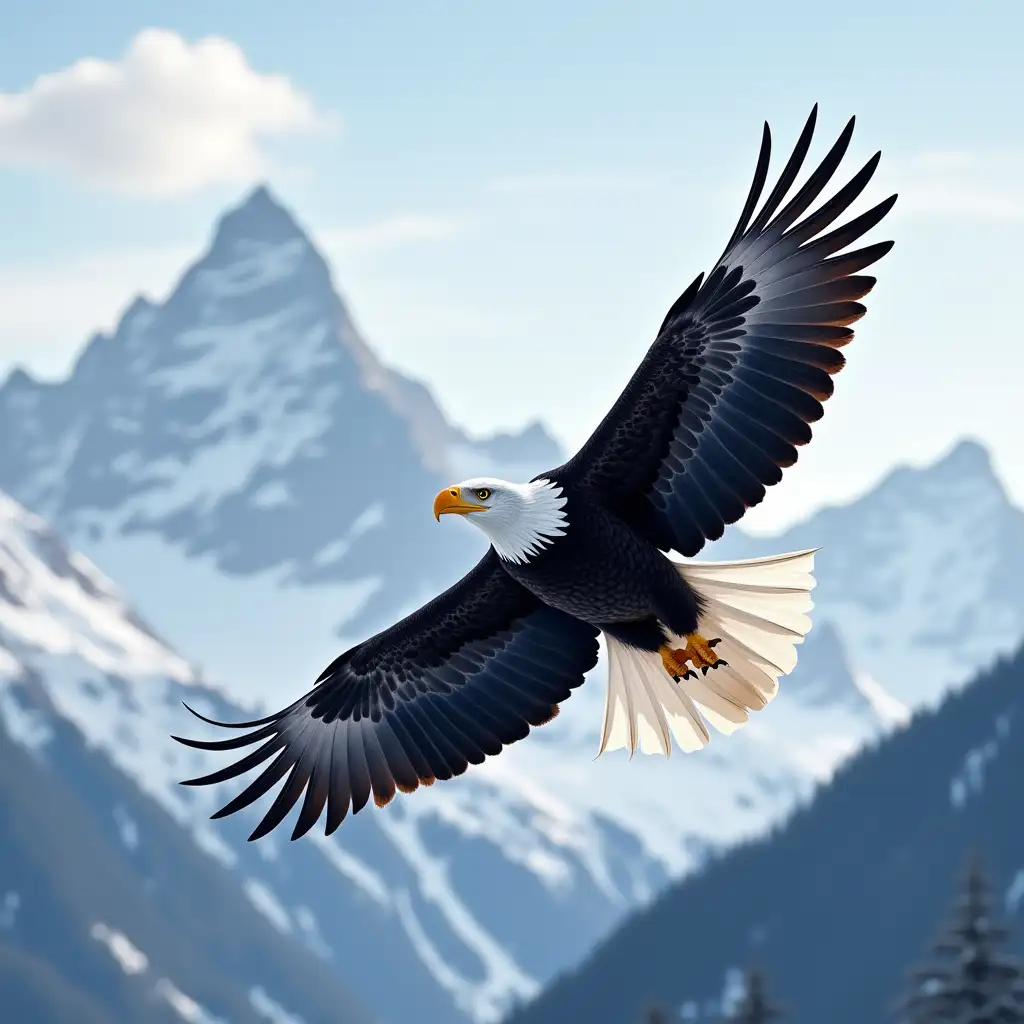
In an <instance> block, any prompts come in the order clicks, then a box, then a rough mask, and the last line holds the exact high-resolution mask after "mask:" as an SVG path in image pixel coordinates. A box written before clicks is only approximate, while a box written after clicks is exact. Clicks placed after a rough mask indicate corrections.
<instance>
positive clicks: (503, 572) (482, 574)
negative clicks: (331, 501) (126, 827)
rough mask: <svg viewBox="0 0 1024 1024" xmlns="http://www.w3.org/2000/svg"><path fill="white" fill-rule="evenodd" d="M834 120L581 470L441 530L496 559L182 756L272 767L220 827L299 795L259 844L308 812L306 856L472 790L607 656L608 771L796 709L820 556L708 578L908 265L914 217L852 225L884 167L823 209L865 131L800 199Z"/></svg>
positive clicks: (598, 437)
mask: <svg viewBox="0 0 1024 1024" xmlns="http://www.w3.org/2000/svg"><path fill="white" fill-rule="evenodd" d="M816 119H817V108H816V107H815V108H814V110H813V111H812V112H811V115H810V117H809V118H808V120H807V122H806V124H805V125H804V128H803V130H802V132H801V134H800V136H799V138H798V140H797V142H796V145H795V147H794V149H793V152H792V154H791V155H790V156H789V158H788V160H787V161H786V163H785V165H784V166H783V169H782V171H781V172H780V174H779V177H778V179H777V181H776V182H775V184H774V185H773V187H772V188H771V190H770V192H769V193H768V195H767V198H765V199H764V201H763V202H761V198H762V194H763V192H764V190H765V185H766V183H767V179H768V168H769V162H770V157H771V133H770V131H769V129H768V125H767V124H766V125H765V126H764V132H763V135H762V140H761V149H760V153H759V155H758V159H757V165H756V168H755V171H754V176H753V181H752V184H751V187H750V191H749V193H748V195H747V199H746V201H745V203H744V205H743V209H742V210H741V212H740V216H739V220H738V222H737V224H736V226H735V228H734V230H733V232H732V234H731V235H730V237H729V239H728V241H727V242H726V245H725V248H724V250H723V252H722V255H721V256H720V257H719V259H718V260H717V262H716V263H715V264H714V266H713V268H712V270H711V272H710V273H709V274H708V275H707V277H706V278H705V276H704V275H703V274H701V275H699V276H698V277H697V278H696V280H694V281H693V283H692V284H691V285H690V286H689V287H688V288H686V289H685V290H684V291H683V293H682V294H681V295H680V296H679V298H678V299H676V301H675V302H674V303H673V304H672V306H671V307H670V308H669V310H668V313H667V314H666V316H665V318H664V321H663V322H662V325H661V327H660V329H659V330H658V333H657V336H656V338H655V340H654V342H653V343H652V344H651V346H650V348H649V349H648V350H647V352H646V353H645V355H644V356H643V358H642V360H641V361H640V364H639V366H638V367H637V369H636V372H635V373H634V374H633V376H632V378H631V379H630V381H629V382H628V384H627V385H626V387H625V388H624V389H623V391H622V393H621V395H620V396H619V398H618V399H617V401H616V402H615V403H614V405H613V406H612V408H611V409H610V410H609V411H608V413H607V415H606V416H605V417H604V419H603V420H602V421H601V423H600V424H599V425H598V426H597V428H596V429H595V430H594V432H593V434H591V436H590V437H589V439H588V440H587V441H586V442H585V443H584V445H583V447H582V448H580V450H579V451H578V452H577V453H576V454H575V455H574V456H573V457H572V458H571V459H570V460H569V461H568V462H566V463H565V464H564V465H562V466H559V467H556V468H554V469H551V470H550V471H548V472H546V473H542V474H540V475H539V476H537V477H535V478H534V479H533V480H531V481H528V482H526V483H516V482H511V481H505V480H496V479H490V478H485V477H477V478H474V479H470V480H464V481H462V482H461V483H460V484H455V485H452V486H449V487H446V488H444V489H442V490H441V491H440V492H439V493H438V495H437V497H436V498H435V500H434V515H435V517H436V518H437V519H438V520H440V518H441V516H443V515H449V516H453V517H455V518H462V519H464V520H465V521H466V522H468V523H470V524H471V525H473V526H474V527H476V528H478V529H480V530H481V531H483V533H484V534H485V535H486V536H487V538H488V540H489V541H490V546H489V548H488V550H487V553H486V554H485V555H484V557H483V558H481V559H480V561H479V562H478V563H477V564H476V565H475V566H474V567H473V568H472V569H470V571H469V572H468V573H466V575H465V576H463V577H462V579H460V580H459V581H458V582H457V583H455V584H454V585H453V586H451V587H449V588H448V589H447V590H445V591H444V592H443V593H441V594H439V595H438V596H437V597H435V598H434V599H433V600H432V601H429V602H428V603H427V604H425V605H423V607H421V608H419V609H417V610H416V611H414V612H412V613H411V614H410V615H408V616H406V617H405V618H404V619H402V620H401V621H400V622H396V623H395V624H394V625H392V626H390V627H388V628H387V629H384V630H382V631H381V632H379V633H377V634H376V635H375V636H372V637H369V638H368V639H367V640H364V641H363V642H362V643H359V644H357V645H356V646H354V647H352V648H350V649H349V650H347V651H344V652H343V653H342V654H340V655H339V656H338V657H337V658H336V659H335V660H334V661H333V662H332V663H331V664H330V665H328V666H327V668H325V669H324V671H323V672H322V673H321V675H320V677H319V678H318V679H317V680H316V681H315V684H314V686H313V688H312V689H311V690H310V691H309V692H308V693H306V694H304V695H302V696H300V697H299V698H298V699H297V700H295V701H294V702H293V703H292V704H290V705H289V706H288V707H286V708H283V709H282V710H280V711H278V712H276V713H274V714H271V715H268V716H267V717H265V718H261V719H257V720H255V721H250V722H239V723H232V724H229V723H224V722H212V721H211V720H210V719H203V720H204V721H207V722H211V724H213V725H217V726H220V727H222V728H229V729H236V730H240V731H241V734H240V735H239V734H234V735H229V736H228V737H227V738H224V739H213V740H200V739H185V738H182V737H175V738H176V739H179V740H180V742H182V743H185V744H186V745H189V746H192V747H197V748H199V749H203V750H214V751H235V750H241V749H243V748H247V747H252V748H253V749H251V750H250V751H249V752H248V753H247V754H245V755H244V756H241V757H240V758H239V759H238V760H237V761H235V762H234V763H232V764H229V765H227V766H226V767H224V768H221V769H219V770H217V771H214V772H212V773H210V774H208V775H205V776H203V777H202V778H198V779H190V780H188V781H187V782H186V783H185V785H215V784H219V783H223V782H226V781H228V780H229V779H234V778H236V777H238V776H240V775H243V774H245V773H247V772H250V771H253V770H255V769H259V772H258V774H257V775H256V776H255V778H253V779H252V780H251V781H249V782H248V784H247V785H246V786H245V788H244V789H243V790H242V791H241V792H240V793H239V794H238V795H237V796H235V797H234V798H233V799H232V800H230V801H229V802H228V803H227V804H225V805H224V806H223V807H222V808H221V809H220V810H219V811H218V812H217V813H216V814H215V815H214V817H215V818H220V817H223V816H225V815H228V814H233V813H235V812H236V811H239V810H241V809H243V808H245V807H248V806H249V805H250V804H252V803H253V802H254V801H256V800H258V799H259V798H260V797H262V796H264V795H265V794H267V793H269V792H270V790H271V789H272V788H273V787H275V786H277V785H278V784H279V783H280V784H281V785H280V788H279V789H278V791H277V794H276V796H275V797H274V798H273V800H272V802H271V804H270V807H269V808H268V809H267V811H266V812H265V814H264V815H263V817H262V819H261V820H260V822H259V824H258V825H257V827H256V828H255V830H254V831H253V833H252V835H251V836H250V837H249V838H250V839H251V840H252V839H258V838H259V837H261V836H264V835H266V834H267V833H268V832H270V831H271V830H272V829H274V828H276V827H277V826H278V825H279V824H280V823H281V822H282V821H283V820H284V818H285V817H286V816H287V815H288V813H289V811H290V810H291V809H292V808H293V807H294V806H295V805H296V804H297V803H299V801H300V800H301V806H300V808H299V811H298V815H297V817H296V820H295V825H294V827H293V830H292V838H293V839H296V838H298V837H299V836H301V835H304V834H305V833H306V832H308V831H309V829H310V828H312V827H313V825H314V824H315V823H316V822H317V821H318V820H319V819H320V817H321V815H323V814H324V812H325V811H326V825H325V830H326V832H327V834H330V833H332V832H333V831H334V830H335V829H337V828H338V826H339V825H340V824H341V822H342V821H344V820H345V818H346V817H347V816H348V815H349V814H350V813H351V814H355V813H358V812H359V811H360V810H361V809H362V808H363V807H364V806H365V805H366V804H367V803H368V802H369V800H370V798H371V796H372V797H373V799H374V802H375V803H376V804H377V805H379V806H383V805H384V804H387V803H388V802H390V801H391V799H392V798H393V797H394V795H395V793H396V792H397V791H399V790H400V791H402V792H412V791H413V790H415V789H417V788H418V787H419V786H421V785H432V784H433V783H434V782H435V781H436V780H438V779H450V778H453V777H455V776H458V775H461V774H462V773H463V772H465V771H466V769H467V768H468V766H469V765H471V764H480V763H481V762H482V761H484V759H485V758H487V757H493V756H495V755H497V754H499V753H500V752H501V751H502V749H503V748H504V747H506V746H508V745H509V744H511V743H515V742H517V741H519V740H521V739H523V738H524V737H526V736H527V734H528V733H529V732H530V729H531V728H535V727H537V726H540V725H543V724H544V723H545V722H548V721H550V719H551V718H553V717H554V716H555V715H556V714H557V713H558V708H559V705H560V704H561V703H562V702H563V701H565V700H566V699H567V698H568V697H569V696H570V695H571V693H572V691H573V689H575V688H576V687H578V686H580V685H581V684H583V682H584V679H585V678H586V676H587V673H589V672H590V671H591V670H592V669H593V668H594V667H595V666H596V665H597V663H598V657H599V653H600V643H599V641H600V639H601V638H602V637H603V640H604V647H605V650H606V653H607V664H608V670H607V679H608V684H607V695H606V701H605V711H604V721H603V723H602V729H601V740H600V749H599V753H600V752H603V751H605V750H614V749H617V748H622V747H625V748H627V749H628V750H629V751H630V753H631V754H632V753H634V752H636V751H637V750H640V751H642V752H645V753H661V754H664V755H666V756H667V755H668V754H669V753H670V752H671V749H672V745H673V742H674V743H675V744H676V745H677V746H679V747H680V748H682V749H683V750H684V751H693V750H698V749H700V748H701V747H703V746H705V745H706V744H707V743H708V742H709V740H710V733H709V731H708V726H709V725H711V726H714V728H715V729H716V730H717V731H719V732H721V733H726V734H728V733H729V732H731V731H733V730H734V729H737V728H739V727H741V726H742V725H743V724H744V723H745V722H746V721H747V720H748V718H749V715H750V714H751V713H753V712H756V711H758V710H760V709H761V708H764V707H765V706H766V705H767V704H768V702H769V701H771V700H772V698H773V697H774V696H775V694H776V693H777V691H778V681H779V678H780V677H781V676H784V675H786V674H787V673H789V672H791V671H792V669H793V668H794V666H795V665H796V660H797V646H798V645H799V644H800V643H801V642H802V640H803V638H804V635H805V634H806V633H807V632H808V630H809V629H810V628H811V620H810V617H809V614H808V613H809V612H810V610H811V607H812V602H811V599H810V592H811V589H812V588H813V586H814V578H813V575H812V570H813V559H814V552H813V551H798V552H790V553H787V554H780V555H775V556H772V557H769V558H760V559H752V560H747V561H741V562H696V561H690V560H691V559H693V558H694V556H696V555H697V554H698V553H699V552H700V550H701V549H702V548H703V546H704V545H705V543H707V542H708V541H714V540H717V539H718V538H720V537H721V536H722V534H723V533H724V531H725V529H726V527H727V526H728V525H729V524H730V523H735V522H736V521H737V520H739V519H740V518H741V517H742V516H743V514H744V513H745V511H746V510H747V509H748V508H751V507H753V506H755V505H757V504H758V503H759V502H761V501H762V500H763V499H764V497H765V494H766V492H767V488H769V487H771V486H774V485H775V484H777V483H779V482H780V480H781V479H782V476H783V471H784V469H785V468H786V467H788V466H791V465H793V463H795V462H796V460H797V455H798V449H799V448H800V446H802V445H805V444H807V443H808V442H809V441H810V439H811V424H812V423H814V422H816V421H817V420H819V419H820V418H821V416H822V415H823V412H824V409H823V403H824V402H825V401H827V399H828V398H829V397H830V396H831V395H832V391H833V377H834V375H835V374H836V373H838V372H839V370H841V369H842V367H843V365H844V363H845V357H844V355H843V353H842V352H841V351H840V350H841V349H842V348H843V347H844V346H846V345H847V344H849V342H850V341H851V340H852V339H853V330H852V329H851V327H850V325H851V324H853V323H854V322H856V321H857V320H859V319H860V318H861V317H862V316H863V315H864V313H865V307H864V306H863V305H862V304H861V302H860V301H859V300H860V299H862V298H863V297H864V296H865V295H867V294H868V292H870V291H871V289H872V287H873V286H874V284H875V278H873V277H869V276H866V275H864V274H862V273H861V271H863V270H864V269H865V268H866V267H869V266H871V265H872V264H873V263H875V262H876V261H878V260H879V259H880V258H881V257H883V256H884V255H885V254H886V253H887V252H888V251H889V249H890V248H891V247H892V243H891V242H875V243H873V244H870V245H866V246H863V247H861V248H855V249H850V248H849V247H850V246H851V245H852V244H853V243H854V242H856V241H857V240H858V239H860V238H861V236H862V235H864V234H865V233H866V232H868V231H869V230H870V229H871V228H873V227H874V226H875V225H876V224H878V223H879V222H880V221H881V220H882V218H883V217H884V216H885V215H886V214H887V213H888V211H889V210H890V209H891V208H892V206H893V203H894V202H895V199H896V197H895V196H890V197H889V198H888V199H886V200H884V201H882V202H881V203H878V204H877V205H875V206H873V207H871V208H870V209H867V210H866V211H865V212H863V213H861V214H859V215H857V216H855V217H851V218H849V219H843V217H844V215H845V214H846V212H847V210H848V209H849V207H850V206H851V204H853V203H854V202H855V201H856V200H857V198H858V197H859V196H860V195H861V193H862V192H863V190H864V188H865V187H866V185H867V184H868V182H869V181H870V179H871V177H872V176H873V174H874V172H875V170H876V168H877V166H878V162H879V158H880V156H881V154H879V153H876V154H875V155H874V156H873V157H872V158H871V159H870V160H868V162H867V163H866V164H865V165H864V166H863V167H862V168H861V169H860V170H858V171H857V172H856V173H855V174H853V176H852V177H851V178H850V179H849V180H848V181H846V183H845V184H842V185H841V186H840V187H838V188H836V189H835V190H834V191H832V192H831V194H830V196H829V198H827V199H824V200H822V199H821V196H822V193H823V192H824V190H825V189H826V188H827V187H828V186H830V185H831V184H832V179H833V176H834V175H835V173H836V171H837V169H838V167H839V165H840V163H841V162H842V159H843V157H844V155H845V153H846V150H847V148H848V146H849V143H850V139H851V136H852V133H853V125H854V121H853V119H852V118H851V119H850V121H849V122H848V123H847V125H846V127H845V128H844V129H843V131H842V132H841V133H840V136H839V138H838V139H837V140H836V142H835V143H834V144H833V145H832V146H831V148H830V149H829V150H828V151H827V152H826V153H825V155H824V156H823V157H822V158H821V160H820V162H819V163H818V164H817V166H816V167H815V168H814V169H813V170H812V171H811V172H810V173H809V174H808V175H807V176H806V178H805V180H804V181H803V183H802V184H800V185H798V184H797V179H798V178H799V177H800V173H801V169H802V167H803V164H804V161H805V159H806V157H807V154H808V151H809V149H810V144H811V139H812V136H813V133H814V127H815V124H816ZM676 555H677V556H681V557H682V559H686V560H687V561H679V560H677V559H676V558H675V557H673V556H676ZM189 710H191V709H189ZM193 714H197V713H196V712H193ZM197 716H198V717H199V718H203V716H202V715H197Z"/></svg>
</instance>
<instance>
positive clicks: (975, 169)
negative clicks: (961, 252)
mask: <svg viewBox="0 0 1024 1024" xmlns="http://www.w3.org/2000/svg"><path fill="white" fill-rule="evenodd" d="M889 173H890V176H891V178H892V180H893V181H894V182H895V184H896V186H897V188H898V189H899V192H900V200H899V205H898V209H899V210H900V213H901V214H911V215H921V216H928V217H967V218H973V219H979V220H997V221H1006V220H1024V153H1014V152H1003V153H968V152H930V153H919V154H917V155H915V156H911V157H903V158H899V157H897V158H896V159H894V160H892V161H891V162H890V166H889Z"/></svg>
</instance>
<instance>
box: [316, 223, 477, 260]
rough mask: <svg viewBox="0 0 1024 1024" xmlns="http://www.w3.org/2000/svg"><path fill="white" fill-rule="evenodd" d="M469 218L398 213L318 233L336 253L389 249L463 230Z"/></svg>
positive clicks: (449, 236)
mask: <svg viewBox="0 0 1024 1024" xmlns="http://www.w3.org/2000/svg"><path fill="white" fill-rule="evenodd" d="M472 223H473V221H472V219H471V218H469V217H454V216H451V217H448V216H437V215H432V214H398V215H395V216H392V217H385V218H384V219H382V220H378V221H373V222H371V223H369V224H359V225H355V226H352V227H343V228H335V229H334V230H328V231H324V232H318V237H319V238H321V239H322V241H323V244H324V247H325V248H326V249H328V250H330V251H332V252H336V253H338V254H339V255H340V254H346V255H347V254H352V253H363V252H367V251H370V250H372V251H379V250H382V249H393V248H395V247H397V246H401V245H405V244H407V243H409V242H419V241H438V240H441V239H445V238H452V237H454V236H456V235H460V234H462V233H463V232H464V231H466V230H467V229H468V228H469V227H470V226H471V225H472Z"/></svg>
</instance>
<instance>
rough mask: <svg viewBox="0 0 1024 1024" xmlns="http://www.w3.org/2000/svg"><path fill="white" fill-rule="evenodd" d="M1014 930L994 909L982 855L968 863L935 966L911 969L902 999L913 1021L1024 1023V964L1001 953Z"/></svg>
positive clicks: (932, 1023)
mask: <svg viewBox="0 0 1024 1024" xmlns="http://www.w3.org/2000/svg"><path fill="white" fill-rule="evenodd" d="M1008 936H1009V932H1008V931H1007V929H1006V928H1005V927H1003V926H1002V925H1001V924H999V923H998V922H996V921H995V920H994V919H993V917H992V913H991V902H990V899H989V893H988V883H987V881H986V878H985V872H984V870H983V867H982V863H981V860H980V858H979V857H977V856H975V857H973V858H972V859H971V861H970V864H969V865H968V869H967V873H966V877H965V879H964V887H963V891H962V893H961V895H960V897H959V898H958V899H957V901H956V904H955V909H954V913H953V916H952V919H951V920H950V921H949V923H948V924H947V925H946V927H945V928H944V929H943V931H942V932H941V934H940V935H939V938H938V939H937V940H936V941H935V942H934V943H933V944H932V947H931V948H932V950H933V952H935V953H937V954H939V957H938V960H937V962H935V963H932V964H926V965H925V966H923V967H918V968H916V969H915V970H913V971H912V972H911V979H912V988H911V991H910V993H909V994H908V995H907V996H906V997H905V998H904V999H903V1000H902V1001H901V1003H900V1008H901V1009H902V1010H903V1011H904V1020H906V1021H907V1022H908V1024H1024V962H1022V961H1021V960H1020V959H1018V958H1017V957H1013V956H1009V955H1007V954H1005V953H1002V952H1000V951H999V947H1000V946H1001V945H1002V944H1003V943H1004V942H1005V941H1006V939H1007V937H1008Z"/></svg>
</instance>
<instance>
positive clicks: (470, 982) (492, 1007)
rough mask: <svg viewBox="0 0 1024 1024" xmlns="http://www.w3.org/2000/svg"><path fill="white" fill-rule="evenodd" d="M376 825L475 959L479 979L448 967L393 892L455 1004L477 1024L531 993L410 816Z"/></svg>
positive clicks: (532, 984) (534, 989) (406, 902)
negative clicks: (473, 912)
mask: <svg viewBox="0 0 1024 1024" xmlns="http://www.w3.org/2000/svg"><path fill="white" fill-rule="evenodd" d="M378 824H379V826H380V828H381V830H382V831H383V832H384V834H385V835H387V836H388V838H389V839H390V840H391V841H392V843H393V844H394V846H395V847H396V848H398V849H401V851H402V853H403V856H404V858H405V861H406V863H407V864H408V865H409V866H410V867H411V868H412V869H413V870H414V871H415V872H416V875H417V882H418V892H419V895H420V896H421V897H422V898H423V899H424V900H426V901H427V902H428V903H431V904H433V905H434V907H435V908H436V909H437V910H438V911H439V912H440V913H441V914H442V916H443V917H444V919H445V922H446V923H447V924H448V926H449V927H450V928H451V930H452V932H453V934H454V935H456V936H457V937H458V938H459V939H460V940H461V942H462V944H463V945H464V946H465V947H466V948H467V949H468V950H470V951H471V952H472V953H473V954H474V955H475V956H476V958H477V960H478V961H479V963H480V968H481V971H482V974H483V977H482V978H481V979H476V978H467V977H465V976H464V975H461V974H460V973H459V972H457V971H455V970H454V969H453V968H451V967H449V966H448V965H447V964H446V963H445V961H444V960H443V958H442V957H441V956H440V954H439V953H438V952H437V950H436V949H435V948H434V946H433V944H432V943H431V942H430V940H429V938H428V937H427V935H426V932H425V931H424V930H423V928H422V926H421V925H420V922H419V920H418V918H417V917H416V914H415V911H414V908H413V905H412V901H411V899H410V897H409V895H408V893H406V892H405V891H404V890H403V892H402V893H400V894H399V898H398V899H397V900H396V905H397V908H398V913H399V917H400V919H401V921H402V925H403V927H404V928H405V932H406V934H407V935H408V936H409V940H410V942H411V943H412V944H413V947H414V948H415V950H416V952H417V954H418V955H419V957H420V959H421V960H422V961H423V963H424V964H425V966H426V967H427V968H428V970H430V972H431V974H432V975H433V977H434V979H435V980H436V981H437V983H438V984H439V985H440V986H441V987H442V988H443V989H445V990H446V991H447V992H449V993H450V994H451V996H452V998H453V999H454V1000H455V1004H456V1006H458V1007H459V1009H460V1010H462V1011H463V1012H464V1013H467V1014H469V1016H471V1017H472V1018H473V1020H475V1021H479V1022H480V1024H492V1022H496V1021H499V1020H501V1018H502V1017H503V1016H504V1015H505V1013H506V1011H507V1010H508V1009H510V1007H511V1006H512V1004H513V1003H514V1002H515V1001H518V1000H524V999H531V998H533V996H535V995H536V994H537V993H538V992H539V991H540V985H539V984H538V983H537V981H536V980H535V979H534V978H531V977H530V976H529V975H527V974H526V973H524V972H523V971H522V970H521V969H520V968H519V966H518V965H517V964H516V963H515V961H514V960H513V959H512V957H511V956H510V955H509V954H508V953H507V952H506V950H504V949H503V948H502V947H501V946H500V945H499V944H498V942H497V941H496V940H495V939H494V937H493V936H492V935H490V934H489V933H488V932H487V931H486V930H485V929H484V928H483V927H482V926H481V925H480V923H479V922H478V921H477V920H476V918H475V917H474V916H473V914H472V912H471V911H470V910H469V908H468V907H467V906H466V905H465V903H463V901H462V900H461V899H460V897H459V896H458V894H457V892H456V890H455V888H454V886H453V885H452V883H451V879H450V877H449V874H448V867H447V865H446V864H445V863H444V862H443V861H442V860H441V859H439V858H438V857H436V856H434V855H433V854H432V853H431V851H430V850H429V849H428V848H427V846H426V844H425V843H424V842H423V840H422V838H421V837H420V835H419V832H418V831H417V828H416V822H415V819H413V818H411V817H408V816H404V817H402V818H398V817H397V815H380V816H379V817H378Z"/></svg>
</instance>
